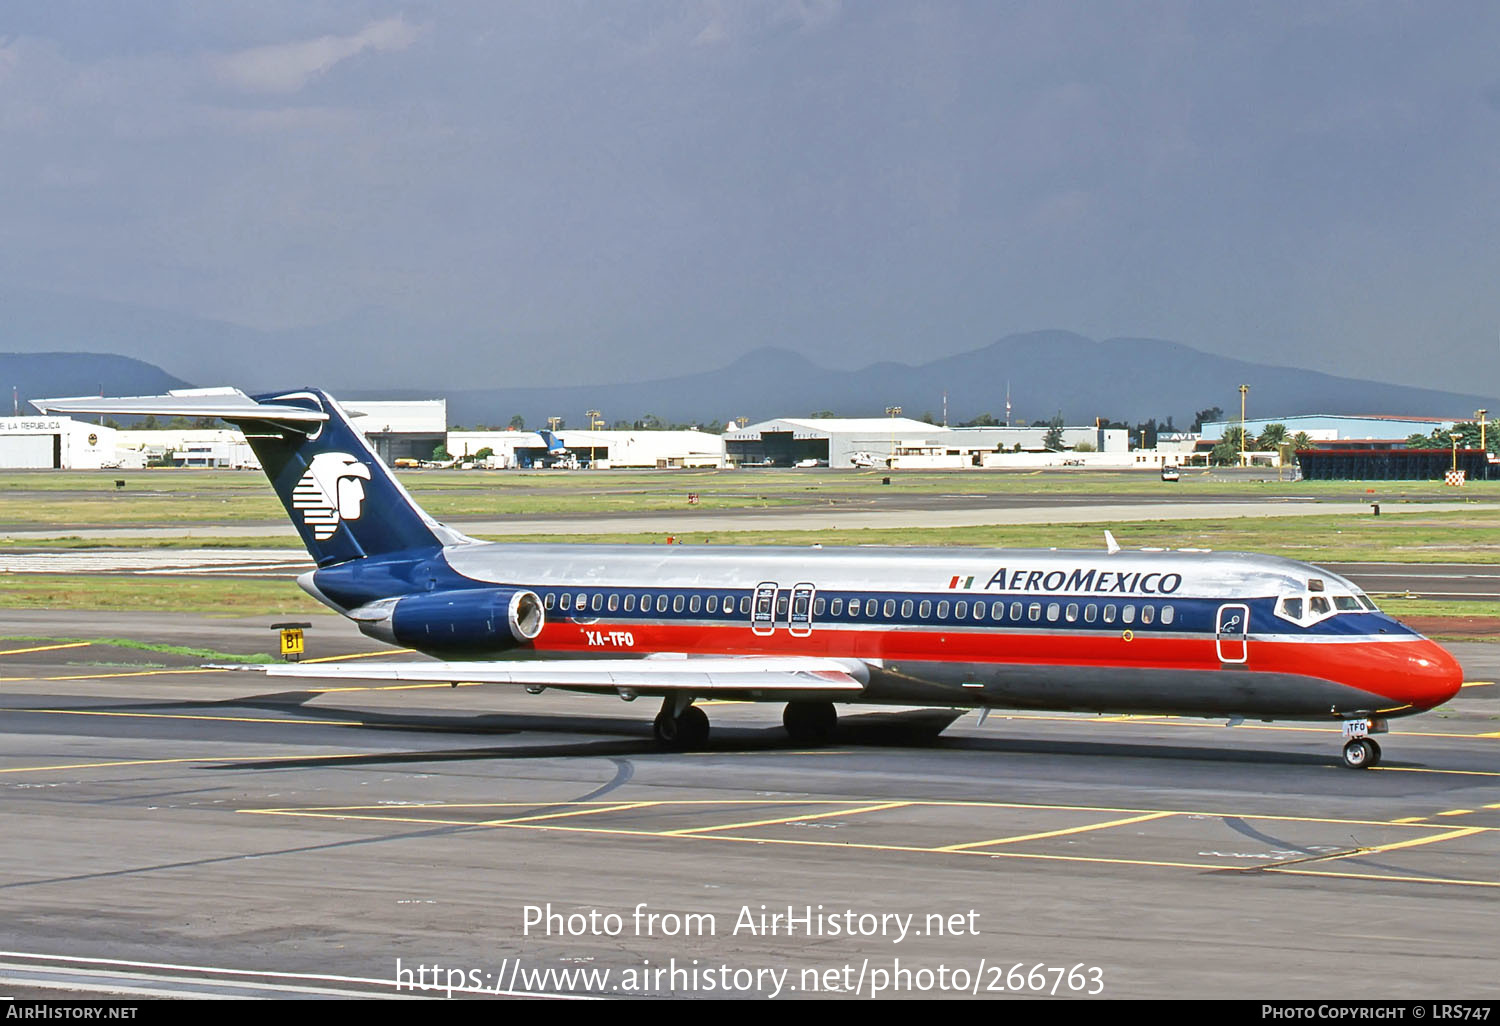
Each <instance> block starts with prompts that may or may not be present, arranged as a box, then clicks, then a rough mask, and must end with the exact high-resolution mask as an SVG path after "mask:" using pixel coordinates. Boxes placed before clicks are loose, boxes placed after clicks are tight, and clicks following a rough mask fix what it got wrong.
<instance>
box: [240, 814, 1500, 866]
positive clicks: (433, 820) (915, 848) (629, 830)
mask: <svg viewBox="0 0 1500 1026" xmlns="http://www.w3.org/2000/svg"><path fill="white" fill-rule="evenodd" d="M568 804H576V805H578V806H580V808H578V809H577V810H576V813H575V811H574V810H570V809H563V810H561V811H560V812H552V813H543V814H540V815H535V816H520V817H515V818H513V819H495V820H471V819H463V818H458V817H453V816H444V815H441V814H440V813H441V812H442V811H443V810H445V809H484V808H495V809H498V808H515V807H534V806H533V803H526V802H482V803H464V804H451V805H443V804H436V805H413V806H409V807H407V808H408V809H410V810H411V811H412V812H415V813H418V815H402V814H401V813H400V812H399V811H398V810H396V809H393V808H392V807H390V806H373V805H349V806H325V807H305V808H300V809H298V808H252V809H239V810H237V811H238V812H241V813H245V814H248V815H269V816H291V817H303V818H308V819H329V820H352V821H365V822H372V823H395V824H407V825H411V824H421V825H431V826H450V827H483V828H496V829H512V830H540V831H555V832H561V833H576V834H585V835H596V836H607V837H646V838H657V839H665V840H700V841H703V840H706V841H723V842H731V843H736V844H762V845H767V844H774V845H800V846H802V847H812V848H834V849H838V850H840V851H849V850H861V851H884V852H898V853H902V854H920V855H970V856H976V857H989V858H1011V859H1030V860H1033V861H1039V862H1067V863H1078V864H1096V865H1121V866H1145V867H1151V868H1167V869H1190V870H1193V871H1195V872H1202V871H1219V870H1224V869H1226V868H1231V869H1238V868H1239V867H1226V866H1224V865H1223V863H1221V862H1187V861H1176V860H1171V859H1135V858H1115V857H1110V856H1104V855H1094V856H1089V855H1069V854H1063V853H1061V852H1020V851H1014V850H995V848H994V847H993V846H994V845H997V844H1010V843H1017V842H1019V841H1023V840H1039V839H1047V838H1053V837H1060V836H1065V835H1070V834H1077V833H1083V832H1087V831H1091V830H1102V829H1108V828H1112V827H1119V826H1126V825H1129V824H1131V823H1140V822H1147V821H1150V820H1164V819H1168V818H1172V817H1182V816H1188V817H1200V818H1204V819H1223V818H1226V817H1227V816H1228V815H1229V814H1224V813H1201V812H1193V811H1190V810H1165V809H1149V810H1147V809H1128V810H1127V809H1103V808H1099V807H1092V806H1069V805H1031V804H1022V803H1014V802H962V801H935V800H913V801H891V802H883V801H875V800H871V799H865V800H854V799H827V800H825V799H815V798H783V799H769V798H762V799H731V800H715V799H664V800H660V801H641V802H637V803H620V802H580V803H568ZM740 805H758V806H768V805H769V806H775V805H782V806H789V805H796V806H803V807H813V808H816V807H817V806H833V808H830V809H828V810H827V811H825V812H821V813H819V812H814V811H802V812H799V813H798V814H796V815H789V816H781V817H774V818H766V819H759V820H752V821H747V822H743V823H729V824H723V825H720V826H704V827H687V828H678V829H673V830H652V829H645V828H639V827H636V828H633V827H630V826H628V825H621V826H609V827H605V826H589V825H576V824H562V823H558V822H556V820H558V819H562V818H567V817H569V816H570V815H571V814H576V815H592V814H594V813H599V812H621V811H624V812H628V811H632V810H634V809H649V810H653V811H656V810H662V809H668V808H673V807H695V808H697V807H707V808H713V807H725V808H730V807H735V806H740ZM922 806H929V807H936V808H952V809H1002V810H1025V811H1043V812H1054V813H1055V812H1101V811H1102V812H1129V813H1132V815H1131V816H1129V817H1128V818H1125V819H1118V820H1111V821H1110V822H1107V823H1096V824H1087V825H1084V826H1078V827H1067V828H1061V829H1058V830H1049V831H1040V832H1036V833H1031V834H1024V835H1016V836H1012V837H1002V838H995V839H992V840H988V841H973V842H961V843H958V844H952V845H944V846H929V845H912V844H881V843H877V842H872V841H862V842H861V841H846V840H839V841H832V840H815V839H805V838H787V837H765V836H757V835H754V834H730V833H725V831H727V830H732V829H740V830H749V829H751V828H753V827H757V826H775V825H779V824H784V823H792V822H800V821H803V820H811V819H823V818H831V817H835V816H851V815H863V814H871V815H874V814H878V813H879V812H882V811H887V810H890V809H898V808H909V807H922ZM434 813H439V814H437V815H435V814H434ZM1237 818H1240V819H1250V820H1267V821H1276V822H1302V823H1327V824H1340V825H1370V826H1381V827H1392V826H1401V827H1405V828H1407V829H1410V830H1417V831H1421V832H1422V836H1418V837H1409V838H1407V839H1405V840H1399V841H1392V842H1389V843H1386V844H1379V845H1373V846H1371V847H1367V848H1359V849H1356V850H1353V851H1347V852H1341V853H1339V854H1336V855H1332V856H1314V858H1313V860H1315V861H1323V860H1325V859H1347V858H1358V857H1360V856H1364V855H1374V854H1379V853H1382V852H1388V851H1397V850H1402V849H1406V848H1416V847H1422V846H1426V845H1432V844H1439V843H1443V842H1446V841H1451V840H1456V839H1458V838H1462V837H1470V836H1475V835H1480V834H1487V835H1491V836H1493V835H1494V834H1496V833H1500V827H1461V828H1458V829H1444V828H1442V827H1438V826H1436V825H1434V824H1430V823H1393V822H1392V821H1388V820H1341V819H1331V818H1330V819H1325V818H1320V817H1308V816H1275V815H1268V814H1259V813H1254V814H1249V815H1240V816H1237ZM876 822H877V824H879V820H878V819H877V820H876ZM1434 831H1436V832H1434ZM1307 861H1310V860H1308V859H1301V860H1297V864H1305V863H1306V862H1307ZM1292 865H1293V863H1284V864H1282V865H1280V866H1274V865H1273V866H1255V867H1245V869H1244V870H1241V871H1250V870H1276V871H1278V872H1290V873H1299V872H1300V873H1313V871H1310V870H1301V869H1293V868H1292ZM1283 867H1284V868H1283ZM1314 875H1329V876H1351V877H1353V876H1361V875H1362V874H1358V873H1320V874H1314ZM1369 878H1370V879H1380V880H1397V881H1410V882H1421V883H1445V884H1450V885H1453V884H1458V885H1464V884H1473V885H1476V886H1484V887H1497V886H1500V882H1496V881H1467V880H1459V881H1454V880H1447V879H1443V878H1439V877H1425V876H1422V877H1418V876H1412V877H1395V876H1389V875H1381V874H1371V875H1369Z"/></svg>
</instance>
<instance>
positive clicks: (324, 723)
mask: <svg viewBox="0 0 1500 1026" xmlns="http://www.w3.org/2000/svg"><path fill="white" fill-rule="evenodd" d="M8 711H9V712H12V713H47V714H49V715H52V716H122V717H125V718H127V719H141V720H219V721H223V722H225V723H275V724H278V725H287V724H296V725H299V726H300V725H303V724H306V725H307V726H310V727H363V726H366V724H365V722H364V721H363V720H305V719H296V720H278V719H272V718H270V717H266V716H210V715H208V714H206V713H148V712H116V711H113V710H109V711H106V710H102V709H11V710H8Z"/></svg>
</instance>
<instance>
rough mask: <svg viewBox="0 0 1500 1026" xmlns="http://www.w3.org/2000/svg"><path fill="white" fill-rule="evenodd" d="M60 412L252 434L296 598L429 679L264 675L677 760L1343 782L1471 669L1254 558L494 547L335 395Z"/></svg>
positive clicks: (356, 669)
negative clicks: (990, 716) (783, 753)
mask: <svg viewBox="0 0 1500 1026" xmlns="http://www.w3.org/2000/svg"><path fill="white" fill-rule="evenodd" d="M35 405H36V406H37V407H38V408H39V409H42V410H43V411H44V412H48V413H88V414H95V413H97V414H110V415H117V416H118V415H131V414H157V415H167V416H179V415H180V416H189V417H218V418H222V419H223V420H225V421H228V422H230V423H232V424H234V425H236V426H238V427H239V428H240V429H241V430H242V431H243V432H244V434H245V437H246V438H247V440H248V441H249V443H250V445H251V447H252V448H253V449H254V451H255V453H256V455H257V456H258V457H259V459H260V464H261V466H262V467H263V468H264V470H265V472H266V474H267V476H268V477H269V478H270V479H271V483H272V485H273V486H274V488H275V490H276V494H277V495H278V496H279V497H280V498H281V501H282V504H283V505H284V506H285V507H286V511H287V514H288V515H289V516H290V517H291V519H292V522H293V523H294V524H295V525H296V528H297V531H298V533H299V534H300V535H301V537H302V540H303V542H304V543H305V544H306V545H307V551H308V552H309V553H310V554H311V556H312V557H313V559H314V561H315V562H316V569H314V570H311V571H309V572H307V573H305V574H303V575H302V576H301V577H299V578H298V584H300V585H301V586H302V588H303V589H305V590H306V591H307V592H308V593H309V594H311V595H312V596H313V597H314V598H316V599H318V600H319V601H320V602H322V603H324V604H325V605H327V606H329V607H330V608H332V609H334V610H336V611H337V612H339V613H341V614H343V615H344V616H346V617H348V618H349V619H350V620H352V621H354V623H356V624H357V625H358V626H359V629H360V630H361V631H363V632H364V633H365V634H366V635H369V636H370V637H373V638H378V639H380V640H382V641H385V642H389V643H391V644H393V645H399V646H405V647H407V648H411V649H415V650H416V651H418V652H420V653H423V654H425V655H427V656H431V657H434V660H435V661H411V662H401V661H389V662H373V661H361V662H359V663H350V664H339V663H322V664H319V665H317V666H308V665H298V664H287V665H278V666H271V667H269V668H267V672H268V673H270V674H275V675H281V676H288V675H290V676H306V677H318V678H344V679H353V680H366V681H371V680H373V681H381V680H394V681H422V682H449V683H455V684H456V683H458V682H481V683H495V684H515V685H520V686H523V687H525V688H526V689H527V690H528V691H529V692H532V693H534V694H539V693H541V692H542V691H544V690H545V689H547V688H560V689H567V690H570V691H579V692H589V693H594V694H607V695H616V696H619V697H621V698H624V699H626V700H633V699H635V698H636V697H638V696H646V697H651V698H659V699H661V711H660V712H659V713H658V714H657V716H656V719H655V723H654V732H655V736H656V739H657V741H658V742H659V743H660V744H661V745H662V746H663V747H665V748H669V749H691V748H697V747H701V746H702V745H703V744H704V743H705V742H706V740H707V738H708V733H709V722H708V717H707V716H706V715H705V714H704V712H703V710H702V709H701V708H699V707H698V706H697V705H695V704H694V702H695V701H697V700H699V699H708V698H720V699H723V698H728V699H737V700H747V701H756V702H781V703H785V705H786V708H785V711H784V713H783V717H782V722H783V723H784V725H785V727H786V730H787V732H788V734H790V735H791V737H792V738H793V739H795V740H797V741H798V742H802V743H816V742H820V741H824V740H827V739H828V738H829V737H830V736H831V735H832V734H833V732H834V729H835V726H836V723H837V715H838V714H837V712H836V710H835V704H836V703H847V704H854V705H907V706H910V705H924V706H941V707H945V708H950V709H953V708H959V709H961V708H977V709H979V710H981V712H980V715H981V717H983V716H984V715H985V713H986V712H987V711H988V710H989V709H992V708H1007V709H1023V710H1056V711H1084V712H1096V713H1116V714H1164V715H1179V716H1196V717H1215V718H1217V717H1225V718H1227V719H1228V720H1229V722H1231V723H1235V722H1239V721H1241V720H1244V719H1260V720H1302V721H1314V722H1317V721H1323V722H1328V723H1330V724H1332V723H1342V725H1343V736H1344V739H1345V744H1344V747H1343V762H1344V765H1346V766H1349V767H1351V768H1356V769H1357V768H1363V767H1368V766H1373V765H1375V764H1376V763H1377V762H1378V761H1379V760H1380V756H1381V750H1380V746H1379V744H1378V743H1377V742H1376V740H1375V739H1374V737H1373V735H1376V734H1380V733H1383V732H1385V731H1386V730H1387V729H1388V722H1387V721H1388V720H1389V718H1391V717H1395V716H1403V715H1408V714H1411V713H1418V712H1422V711H1424V710H1427V709H1431V708H1433V707H1434V706H1437V705H1440V704H1442V703H1443V702H1446V701H1447V700H1449V699H1450V698H1452V697H1453V696H1454V695H1455V694H1456V693H1457V692H1458V689H1459V686H1460V683H1461V679H1462V675H1461V670H1460V668H1459V666H1458V664H1457V662H1455V660H1454V659H1453V657H1452V656H1451V655H1449V654H1448V653H1447V652H1446V651H1445V650H1444V649H1442V648H1441V647H1440V646H1438V645H1437V644H1435V643H1434V642H1432V641H1430V640H1428V639H1426V638H1424V637H1422V636H1421V635H1420V634H1418V633H1417V632H1415V631H1413V630H1411V629H1410V628H1408V627H1406V626H1403V625H1402V624H1401V623H1399V622H1397V621H1396V620H1395V619H1393V618H1392V617H1390V616H1387V615H1385V614H1384V613H1382V612H1381V611H1380V610H1379V609H1377V608H1376V606H1375V604H1374V603H1373V602H1371V601H1370V599H1369V598H1368V597H1367V596H1366V595H1365V594H1364V593H1363V592H1362V591H1361V590H1360V589H1359V588H1358V587H1356V586H1355V585H1354V584H1352V583H1351V582H1350V581H1348V580H1346V579H1344V578H1343V577H1340V576H1339V575H1337V574H1333V573H1330V572H1328V571H1326V570H1322V569H1319V568H1318V567H1316V566H1312V565H1309V564H1307V563H1300V562H1296V561H1293V560H1289V559H1281V558H1274V557H1269V556H1259V555H1253V554H1248V553H1233V552H1206V551H1196V552H1194V551H1181V550H1179V551H1160V552H1157V551H1126V550H1123V549H1120V548H1119V546H1118V545H1116V544H1115V543H1114V540H1113V538H1112V537H1109V536H1107V538H1108V545H1107V547H1106V548H1104V549H1101V550H1099V551H1057V550H1026V549H925V550H924V549H908V548H902V549H895V548H891V549H877V548H864V547H860V548H834V547H829V548H821V547H817V546H814V547H811V548H805V549H804V548H797V549H793V548H762V547H719V546H714V547H690V546H680V545H672V546H649V545H633V546H632V545H567V544H499V543H490V542H480V541H475V540H474V539H472V538H469V537H467V536H465V535H463V534H461V533H459V532H458V531H456V530H454V529H452V528H450V527H448V526H446V525H444V524H441V523H439V522H437V521H436V520H434V519H433V518H432V517H430V516H429V515H428V514H427V513H426V512H424V511H423V510H422V509H421V508H420V507H419V506H417V504H416V503H415V502H414V501H413V500H412V498H411V496H410V495H409V494H408V493H407V491H406V489H405V488H403V487H402V486H401V483H400V482H399V481H397V480H396V478H395V477H394V476H392V474H391V473H390V471H389V470H388V469H387V468H386V466H385V464H384V463H382V462H381V460H380V458H379V457H378V456H377V455H376V454H375V452H374V451H373V450H372V449H371V448H370V446H369V444H368V443H367V442H366V440H365V438H364V437H363V435H362V434H361V433H360V432H359V431H358V430H356V429H355V428H354V427H353V426H352V425H351V423H350V419H349V414H348V413H347V412H346V411H345V410H344V409H343V408H341V407H340V405H339V403H338V402H337V401H335V400H334V399H333V398H332V397H331V396H329V395H328V394H327V393H325V392H322V391H320V390H317V389H303V390H298V391H292V392H281V393H274V394H269V395H261V396H254V397H252V396H249V395H246V394H245V393H243V392H241V391H239V390H236V389H191V390H183V391H177V392H172V393H169V394H168V395H165V396H145V397H136V398H120V399H104V398H99V397H88V398H78V399H51V400H38V401H37V402H36V403H35Z"/></svg>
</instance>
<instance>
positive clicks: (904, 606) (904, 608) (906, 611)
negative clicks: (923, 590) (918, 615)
mask: <svg viewBox="0 0 1500 1026" xmlns="http://www.w3.org/2000/svg"><path fill="white" fill-rule="evenodd" d="M914 608H915V606H914V605H913V604H912V600H911V599H906V600H905V601H903V602H902V603H901V619H903V620H910V619H911V612H912V610H913V609H914Z"/></svg>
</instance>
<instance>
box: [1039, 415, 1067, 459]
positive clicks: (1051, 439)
mask: <svg viewBox="0 0 1500 1026" xmlns="http://www.w3.org/2000/svg"><path fill="white" fill-rule="evenodd" d="M1062 444H1063V418H1062V414H1061V413H1059V414H1057V416H1055V417H1053V418H1052V419H1051V420H1050V421H1048V422H1047V433H1046V434H1045V435H1043V436H1042V445H1044V446H1046V447H1047V448H1048V449H1051V450H1053V451H1054V452H1056V451H1058V450H1060V449H1061V448H1062Z"/></svg>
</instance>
